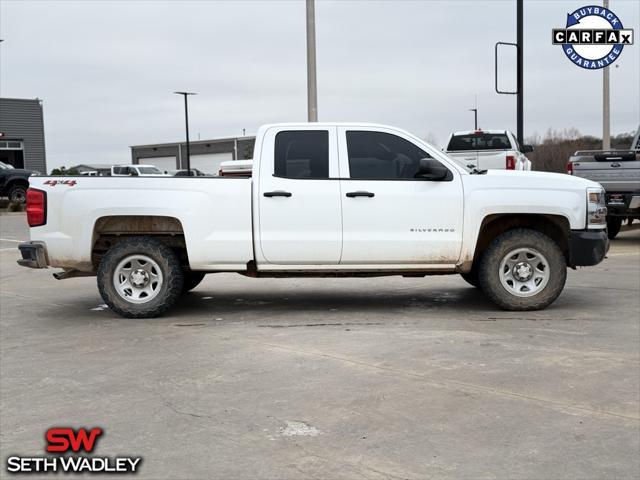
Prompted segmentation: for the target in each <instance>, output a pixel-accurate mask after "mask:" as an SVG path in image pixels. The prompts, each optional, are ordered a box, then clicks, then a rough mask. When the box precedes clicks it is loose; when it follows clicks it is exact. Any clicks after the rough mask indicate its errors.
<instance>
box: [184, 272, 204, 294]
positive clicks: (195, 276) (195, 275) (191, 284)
mask: <svg viewBox="0 0 640 480" xmlns="http://www.w3.org/2000/svg"><path fill="white" fill-rule="evenodd" d="M205 275H206V273H205V272H194V271H192V270H187V271H186V272H184V283H183V284H182V293H183V294H184V293H187V292H190V291H191V290H193V289H194V288H196V287H197V286H198V285H200V282H201V281H202V279H203V278H204V276H205Z"/></svg>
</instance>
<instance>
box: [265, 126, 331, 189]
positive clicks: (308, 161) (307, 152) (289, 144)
mask: <svg viewBox="0 0 640 480" xmlns="http://www.w3.org/2000/svg"><path fill="white" fill-rule="evenodd" d="M274 164H275V168H274V174H275V176H276V177H285V178H329V132H328V131H326V130H297V131H285V132H280V133H278V134H277V135H276V146H275V162H274Z"/></svg>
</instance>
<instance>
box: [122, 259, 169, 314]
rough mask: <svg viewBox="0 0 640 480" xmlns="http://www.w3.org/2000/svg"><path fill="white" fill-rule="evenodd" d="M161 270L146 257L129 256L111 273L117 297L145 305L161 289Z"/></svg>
mask: <svg viewBox="0 0 640 480" xmlns="http://www.w3.org/2000/svg"><path fill="white" fill-rule="evenodd" d="M162 281H163V278H162V270H160V266H159V265H158V264H157V263H156V262H155V261H154V260H152V259H151V258H149V257H147V256H146V255H139V254H135V255H129V256H128V257H126V258H125V259H124V260H122V261H121V262H120V263H119V264H118V266H117V267H116V269H115V271H114V273H113V286H114V287H115V289H116V291H117V292H118V295H120V296H121V297H122V298H124V299H125V300H126V301H127V302H131V303H147V302H149V301H150V300H152V299H154V298H155V297H156V295H158V293H159V292H160V289H161V288H162Z"/></svg>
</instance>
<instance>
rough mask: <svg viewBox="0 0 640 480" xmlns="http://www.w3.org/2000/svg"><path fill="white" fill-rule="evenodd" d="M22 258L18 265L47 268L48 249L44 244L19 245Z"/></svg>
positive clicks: (28, 243)
mask: <svg viewBox="0 0 640 480" xmlns="http://www.w3.org/2000/svg"><path fill="white" fill-rule="evenodd" d="M18 249H19V250H20V253H21V254H22V258H21V259H20V260H18V265H20V266H22V267H29V268H47V266H48V265H49V261H48V258H47V247H46V246H45V244H44V242H24V243H21V244H19V245H18Z"/></svg>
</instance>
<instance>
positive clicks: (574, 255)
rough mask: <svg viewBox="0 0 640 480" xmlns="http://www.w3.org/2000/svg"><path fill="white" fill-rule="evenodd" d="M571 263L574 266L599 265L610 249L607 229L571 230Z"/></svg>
mask: <svg viewBox="0 0 640 480" xmlns="http://www.w3.org/2000/svg"><path fill="white" fill-rule="evenodd" d="M569 248H570V249H571V253H570V259H569V264H570V266H572V267H587V266H591V265H597V264H598V263H600V262H601V261H602V260H604V257H605V255H606V254H607V252H608V251H609V238H608V237H607V231H606V230H604V229H603V230H571V236H570V238H569Z"/></svg>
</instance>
